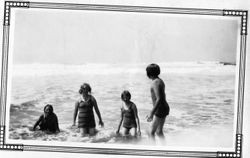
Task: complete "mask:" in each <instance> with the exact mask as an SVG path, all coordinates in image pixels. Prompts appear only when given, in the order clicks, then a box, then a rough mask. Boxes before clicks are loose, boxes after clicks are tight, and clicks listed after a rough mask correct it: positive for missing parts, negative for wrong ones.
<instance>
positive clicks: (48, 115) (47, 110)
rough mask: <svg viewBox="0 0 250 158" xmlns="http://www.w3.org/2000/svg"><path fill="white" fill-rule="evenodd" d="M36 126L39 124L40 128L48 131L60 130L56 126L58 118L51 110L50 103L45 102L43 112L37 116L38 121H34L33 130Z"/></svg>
mask: <svg viewBox="0 0 250 158" xmlns="http://www.w3.org/2000/svg"><path fill="white" fill-rule="evenodd" d="M37 126H39V128H40V130H42V131H46V132H49V133H56V132H60V130H59V126H58V119H57V116H56V114H55V113H54V112H53V106H52V105H50V104H47V105H46V106H45V107H44V114H43V115H41V116H40V117H39V119H38V121H37V122H36V123H35V125H34V127H33V130H36V127H37Z"/></svg>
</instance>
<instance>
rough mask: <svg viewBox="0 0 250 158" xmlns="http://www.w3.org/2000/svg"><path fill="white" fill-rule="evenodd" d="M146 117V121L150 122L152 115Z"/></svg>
mask: <svg viewBox="0 0 250 158" xmlns="http://www.w3.org/2000/svg"><path fill="white" fill-rule="evenodd" d="M146 118H147V121H148V122H151V121H152V120H153V115H151V114H150V115H149V116H148V115H147V116H146Z"/></svg>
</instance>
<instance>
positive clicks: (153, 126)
mask: <svg viewBox="0 0 250 158" xmlns="http://www.w3.org/2000/svg"><path fill="white" fill-rule="evenodd" d="M158 126H159V118H158V117H157V116H154V118H153V122H152V124H151V131H150V137H151V138H154V137H155V132H156V130H157V128H158Z"/></svg>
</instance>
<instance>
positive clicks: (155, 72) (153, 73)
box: [146, 64, 161, 77]
mask: <svg viewBox="0 0 250 158" xmlns="http://www.w3.org/2000/svg"><path fill="white" fill-rule="evenodd" d="M146 71H147V76H148V77H158V76H159V74H160V73H161V70H160V67H159V65H157V64H150V65H148V66H147V68H146Z"/></svg>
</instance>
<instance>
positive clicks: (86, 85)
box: [79, 83, 91, 94]
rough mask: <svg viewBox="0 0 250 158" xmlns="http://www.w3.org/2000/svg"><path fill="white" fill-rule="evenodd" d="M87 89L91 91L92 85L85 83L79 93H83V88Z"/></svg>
mask: <svg viewBox="0 0 250 158" xmlns="http://www.w3.org/2000/svg"><path fill="white" fill-rule="evenodd" d="M84 89H86V90H87V91H88V92H89V93H91V87H90V85H89V84H88V83H83V84H82V85H81V87H80V89H79V93H80V94H82V93H83V90H84Z"/></svg>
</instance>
